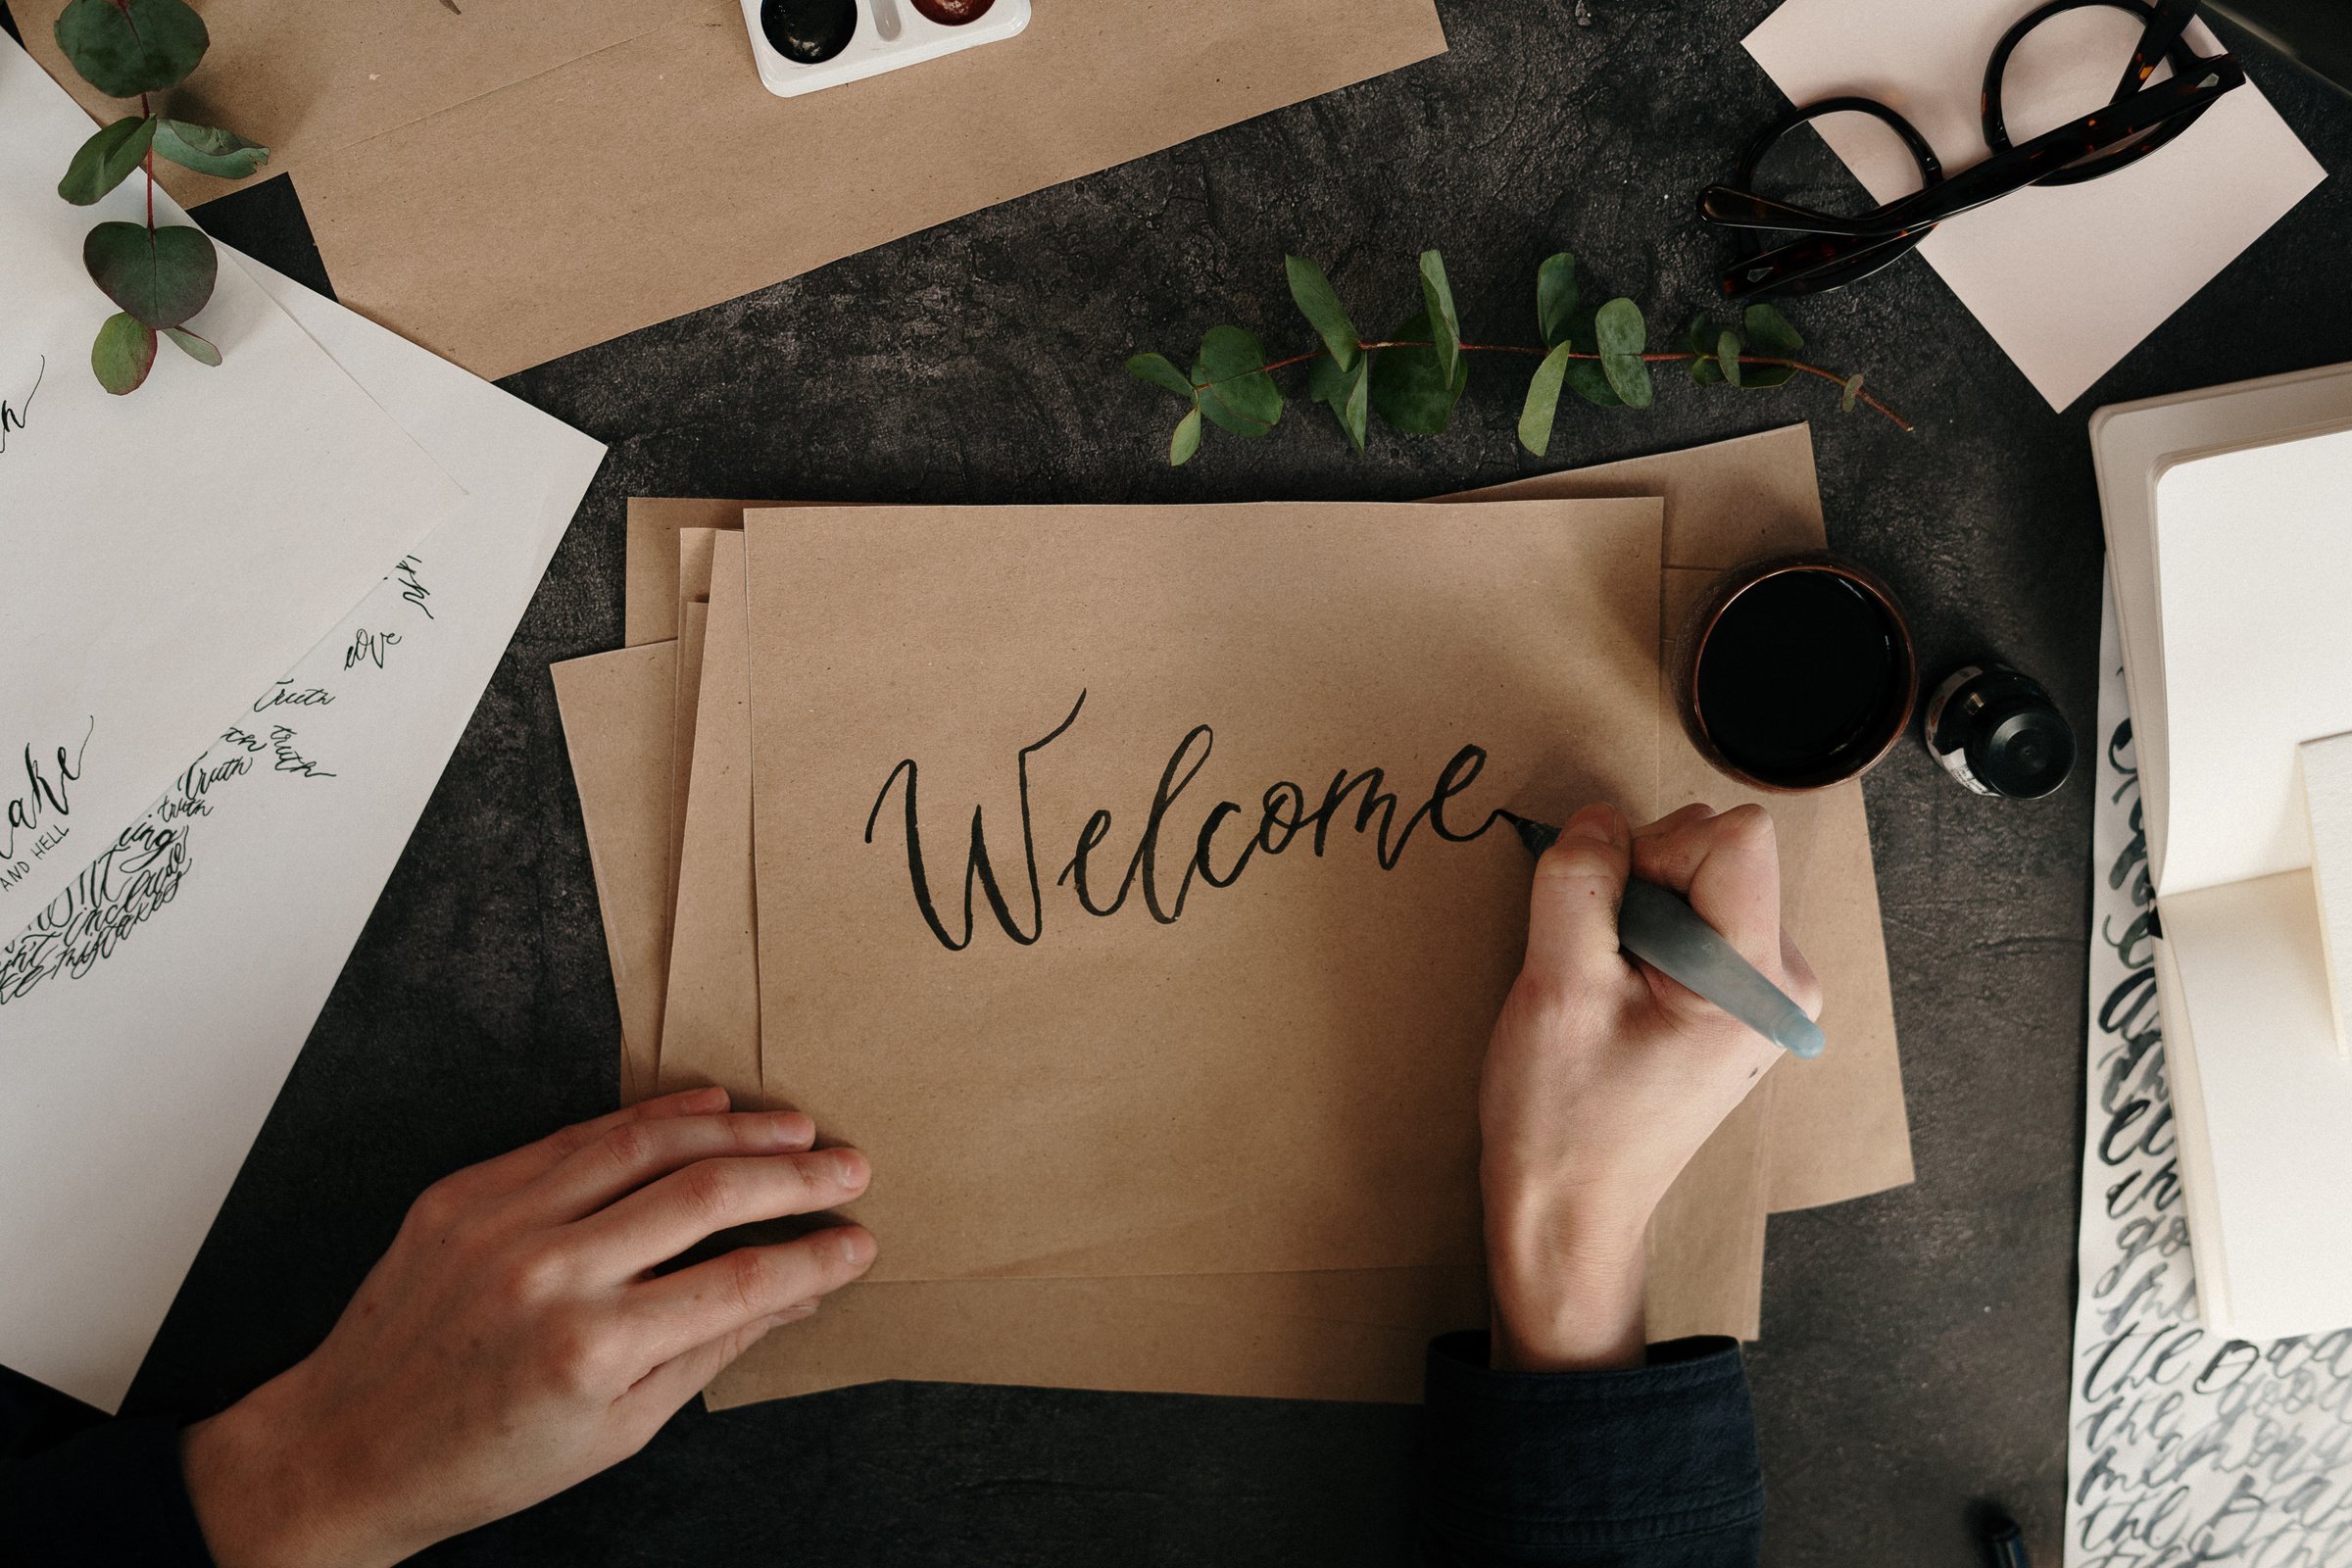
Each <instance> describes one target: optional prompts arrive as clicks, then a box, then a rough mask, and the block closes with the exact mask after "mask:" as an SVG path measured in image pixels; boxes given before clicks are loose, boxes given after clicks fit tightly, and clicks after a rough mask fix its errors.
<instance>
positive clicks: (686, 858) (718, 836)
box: [660, 533, 760, 1105]
mask: <svg viewBox="0 0 2352 1568" xmlns="http://www.w3.org/2000/svg"><path fill="white" fill-rule="evenodd" d="M743 537H744V536H743V535H742V534H741V533H725V534H721V535H719V536H718V543H717V548H716V551H715V552H714V556H713V559H712V561H711V599H710V615H709V621H708V626H709V631H708V636H707V640H706V641H705V643H704V649H703V670H702V684H701V692H700V696H699V706H700V707H701V709H702V716H701V718H700V720H699V721H698V722H697V724H696V726H695V757H694V775H693V782H692V787H691V791H690V793H689V794H688V796H687V801H686V808H685V812H684V815H685V821H686V828H685V833H684V836H683V843H684V846H685V848H684V851H683V854H682V856H681V858H680V871H679V879H678V897H677V901H676V904H675V913H674V918H673V919H672V921H671V933H672V935H671V938H670V955H669V996H668V1001H667V1005H666V1008H665V1010H664V1012H663V1014H662V1060H661V1071H660V1076H661V1084H662V1092H663V1093H664V1094H666V1093H669V1092H670V1091H672V1090H678V1089H692V1088H695V1087H697V1086H699V1085H702V1084H716V1085H718V1086H719V1087H721V1088H723V1089H725V1090H726V1091H727V1092H728V1094H729V1095H731V1096H732V1097H733V1098H734V1100H735V1103H738V1104H746V1105H748V1104H752V1103H757V1102H758V1101H759V1099H760V1058H759V1053H758V1050H757V1045H758V1041H759V1038H760V992H759V952H758V948H757V945H756V944H757V929H758V912H757V910H756V908H755V907H754V905H753V900H752V777H751V760H752V748H751V730H750V720H751V711H750V706H751V692H750V678H749V669H748V667H747V664H746V662H745V651H746V629H745V628H746V622H745V614H744V574H743ZM746 1041H749V1042H750V1043H751V1044H752V1047H753V1049H751V1050H749V1051H746V1050H744V1049H743V1045H744V1043H745V1042H746Z"/></svg>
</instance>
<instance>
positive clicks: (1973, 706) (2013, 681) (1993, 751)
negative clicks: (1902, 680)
mask: <svg viewBox="0 0 2352 1568" xmlns="http://www.w3.org/2000/svg"><path fill="white" fill-rule="evenodd" d="M1924 730H1925V735H1926V738H1927V743H1928V750H1929V751H1931V752H1933V753H1935V754H1936V760H1937V761H1939V762H1941V763H1942V764H1943V767H1944V771H1945V772H1947V773H1949V774H1951V775H1952V777H1954V778H1956V779H1958V780H1959V781H1960V782H1961V783H1963V784H1965V785H1967V786H1968V787H1969V788H1970V789H1972V790H1975V791H1976V792H1977V793H1978V794H1979V795H2001V796H2006V797H2008V798H2009V799H2011V800H2017V801H2035V800H2039V799H2040V798H2041V797H2043V796H2044V795H2048V794H2050V793H2052V792H2053V791H2055V790H2056V789H2057V788H2058V786H2060V785H2061V784H2064V783H2065V782H2066V780H2067V777H2068V775H2069V774H2071V773H2073V772H2074V770H2075V732H2074V729H2073V727H2072V726H2070V725H2069V724H2068V723H2067V721H2066V715H2065V714H2064V713H2061V712H2059V711H2058V705H2057V704H2055V703H2053V702H2051V701H2050V694H2049V693H2048V692H2045V691H2043V690H2042V689H2041V683H2040V682H2038V681H2036V680H2034V678H2033V677H2032V676H2030V675H2025V674H2021V673H2019V672H2018V671H2017V670H2014V669H2011V668H2010V667H2009V666H2008V665H2007V664H1991V663H1986V664H1963V665H1962V666H1961V667H1960V668H1958V669H1955V670H1953V671H1952V673H1951V675H1950V677H1949V678H1947V679H1946V680H1945V681H1944V683H1943V684H1942V685H1941V686H1939V687H1937V688H1936V695H1935V696H1934V697H1933V698H1931V699H1930V700H1929V702H1928V713H1927V722H1926V724H1925V726H1924Z"/></svg>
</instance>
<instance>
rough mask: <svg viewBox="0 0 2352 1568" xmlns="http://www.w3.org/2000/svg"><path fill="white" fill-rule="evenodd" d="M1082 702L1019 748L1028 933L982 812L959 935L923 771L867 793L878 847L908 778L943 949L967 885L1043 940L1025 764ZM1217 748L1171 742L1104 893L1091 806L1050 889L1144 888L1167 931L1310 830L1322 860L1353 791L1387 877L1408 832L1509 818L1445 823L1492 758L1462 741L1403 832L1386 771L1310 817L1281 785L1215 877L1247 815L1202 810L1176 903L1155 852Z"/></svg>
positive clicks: (922, 871) (904, 772)
mask: <svg viewBox="0 0 2352 1568" xmlns="http://www.w3.org/2000/svg"><path fill="white" fill-rule="evenodd" d="M1085 706H1086V697H1085V694H1084V693H1080V694H1079V699H1078V704H1077V706H1076V707H1073V708H1072V709H1071V710H1070V712H1069V716H1068V717H1066V718H1064V719H1063V720H1062V722H1061V723H1060V724H1059V725H1058V726H1056V727H1055V728H1054V731H1053V732H1052V733H1051V734H1049V735H1047V736H1046V737H1045V738H1044V739H1043V740H1040V741H1037V742H1035V743H1034V744H1032V745H1031V746H1028V747H1026V748H1024V749H1023V750H1022V751H1021V753H1020V754H1019V759H1018V784H1019V791H1020V803H1021V837H1022V852H1023V855H1024V857H1025V859H1026V862H1027V866H1028V875H1029V895H1030V917H1029V921H1028V924H1027V927H1026V928H1024V927H1023V926H1022V924H1021V922H1020V921H1019V920H1018V919H1016V918H1015V917H1014V915H1013V914H1012V912H1011V909H1010V906H1009V903H1008V902H1007V901H1006V900H1005V897H1004V894H1003V890H1002V888H1001V886H1000V884H999V881H998V877H997V873H996V867H995V862H994V860H993V859H992V858H991V855H990V851H989V847H988V843H987V839H986V835H985V833H984V831H983V824H982V813H981V811H980V810H979V809H974V810H973V813H972V831H971V839H970V844H969V847H968V849H967V850H966V852H965V860H964V909H963V923H962V929H961V930H960V932H958V931H955V930H951V929H950V928H949V926H948V924H947V922H946V921H945V920H944V919H943V918H942V917H941V915H940V913H939V910H938V907H937V902H936V900H935V898H934V896H933V893H932V886H931V878H930V872H929V869H928V867H927V866H926V864H925V862H924V859H923V855H922V848H921V824H920V808H919V806H918V804H917V781H918V777H919V767H918V764H917V763H916V761H915V760H914V759H912V758H907V759H905V760H901V761H900V762H899V763H898V764H897V765H895V766H894V767H893V768H892V769H891V771H890V774H889V776H888V777H887V778H886V779H884V780H883V784H882V789H881V791H880V792H879V793H878V794H877V795H876V796H875V798H874V805H873V809H871V810H870V811H868V812H867V814H866V824H865V840H866V842H867V843H869V844H870V843H872V842H873V840H874V831H875V826H876V824H877V823H878V822H879V821H880V819H881V812H882V808H883V807H884V805H886V804H887V803H888V801H889V799H890V794H891V791H893V790H894V789H897V788H898V787H899V785H900V782H901V780H902V779H903V780H904V781H905V784H906V798H905V801H904V810H905V818H906V835H907V876H908V882H909V884H910V886H911V888H912V891H913V894H914V901H915V906H916V908H917V909H918V910H919V911H920V913H921V914H922V917H923V920H924V923H925V924H927V925H928V926H929V927H930V928H931V932H932V934H933V935H934V936H936V937H937V938H938V939H939V941H940V943H941V945H942V946H944V947H945V948H947V950H948V951H949V952H951V953H959V952H962V951H963V950H964V949H965V948H967V947H969V946H970V945H971V942H972V939H973V936H974V934H975V927H974V921H973V915H972V889H973V886H974V884H975V882H976V883H977V884H978V886H979V887H980V889H981V891H982V892H983V893H985V894H986V896H987V898H988V900H989V904H990V907H992V908H993V909H994V910H995V912H996V915H997V923H998V924H999V925H1000V926H1002V927H1003V928H1004V929H1005V933H1006V935H1008V936H1010V937H1011V938H1012V939H1013V940H1014V941H1015V942H1017V943H1019V944H1021V945H1022V946H1024V947H1025V946H1028V945H1029V944H1031V943H1034V942H1036V941H1037V940H1038V938H1039V937H1040V936H1041V935H1042V934H1043V932H1044V929H1045V906H1044V900H1043V897H1042V892H1041V890H1040V888H1039V886H1038V880H1037V864H1036V841H1035V823H1034V820H1033V816H1032V812H1031V809H1030V802H1029V760H1030V758H1031V757H1032V756H1034V755H1035V754H1036V753H1037V752H1039V751H1041V750H1043V749H1044V748H1045V746H1046V745H1047V744H1049V743H1050V742H1052V741H1053V740H1054V739H1055V738H1057V737H1058V736H1060V735H1061V734H1062V733H1063V732H1064V731H1065V730H1067V729H1068V728H1069V727H1070V726H1071V725H1072V724H1073V723H1075V722H1077V719H1078V714H1079V711H1080V710H1082V709H1083V708H1084V707H1085ZM1215 748H1216V735H1215V732H1214V731H1213V730H1212V729H1211V728H1210V727H1209V726H1208V725H1206V724H1196V725H1194V726H1193V727H1192V728H1191V729H1189V730H1187V731H1185V733H1184V735H1183V737H1182V738H1181V739H1180V740H1178V741H1177V743H1176V747H1175V750H1173V751H1172V752H1170V753H1169V754H1168V760H1167V762H1166V764H1165V765H1164V766H1163V767H1162V768H1161V770H1160V775H1159V782H1158V784H1157V785H1156V786H1155V787H1154V788H1153V790H1152V800H1151V804H1150V806H1149V807H1148V808H1147V809H1146V810H1145V813H1144V823H1143V829H1142V831H1141V833H1140V834H1139V835H1138V837H1137V840H1136V844H1135V849H1134V851H1133V853H1132V854H1131V855H1130V856H1129V857H1128V858H1127V862H1126V865H1125V867H1124V868H1123V870H1122V871H1121V874H1120V877H1119V883H1118V886H1117V888H1116V889H1115V890H1114V891H1112V892H1110V893H1109V894H1108V895H1107V896H1105V894H1104V892H1103V888H1102V886H1101V882H1100V880H1099V878H1098V877H1097V875H1096V871H1097V862H1096V858H1095V857H1096V856H1097V854H1098V852H1100V851H1101V850H1102V849H1103V846H1104V845H1105V844H1106V843H1107V842H1108V841H1109V839H1110V838H1111V836H1112V834H1113V833H1114V832H1115V831H1116V818H1115V816H1114V814H1113V813H1112V812H1111V811H1110V810H1108V809H1096V810H1095V811H1093V812H1091V813H1090V814H1089V815H1088V816H1087V818H1086V822H1085V825H1084V826H1083V827H1081V828H1080V829H1079V831H1078V835H1077V840H1076V842H1075V844H1074V845H1073V846H1072V848H1071V852H1070V858H1068V859H1067V860H1066V861H1064V862H1063V864H1062V867H1061V870H1060V872H1059V873H1058V874H1057V875H1056V876H1055V878H1054V885H1055V886H1057V887H1068V888H1070V889H1071V891H1072V892H1073V893H1074V894H1075V895H1076V897H1077V900H1078V907H1080V908H1081V909H1083V910H1085V911H1086V912H1087V913H1088V914H1092V915H1097V916H1108V915H1112V914H1116V913H1117V912H1118V911H1119V910H1120V909H1122V908H1124V907H1126V904H1127V900H1128V896H1129V895H1130V894H1131V893H1133V892H1135V891H1136V890H1137V889H1138V888H1139V887H1140V888H1141V889H1142V891H1143V902H1144V906H1145V907H1146V908H1147V910H1149V911H1150V913H1151V916H1152V919H1153V920H1154V921H1156V922H1158V923H1159V924H1162V925H1172V924H1174V923H1175V922H1176V921H1177V920H1178V919H1179V918H1181V917H1182V916H1183V913H1184V909H1185V906H1186V903H1187V901H1188V900H1189V899H1190V898H1191V896H1192V893H1193V889H1194V886H1195V884H1196V883H1197V882H1198V883H1201V884H1204V885H1206V886H1208V887H1211V888H1218V889H1223V888H1229V887H1232V886H1233V885H1234V884H1235V883H1236V882H1238V881H1239V880H1240V879H1241V877H1242V875H1243V873H1244V872H1245V871H1247V870H1248V869H1249V867H1250V863H1251V862H1252V861H1253V860H1254V859H1255V858H1256V857H1257V856H1258V855H1259V854H1260V853H1261V852H1262V853H1263V854H1265V855H1267V856H1269V857H1271V856H1277V855H1280V854H1281V853H1282V852H1283V851H1284V850H1285V849H1287V848H1288V847H1289V846H1290V845H1291V843H1292V842H1293V841H1294V840H1295V839H1296V838H1298V836H1299V833H1300V832H1302V831H1303V830H1305V829H1306V828H1307V827H1308V826H1309V825H1310V824H1311V825H1312V826H1313V828H1314V846H1315V854H1316V856H1317V857H1321V856H1323V855H1324V854H1325V851H1326V849H1327V847H1328V843H1329V834H1330V827H1331V824H1332V822H1333V820H1335V819H1336V818H1337V817H1338V816H1339V815H1340V812H1341V809H1342V808H1343V807H1344V806H1346V805H1347V804H1348V798H1349V797H1350V796H1353V795H1355V794H1356V793H1357V792H1358V791H1359V790H1360V791H1361V792H1362V798H1361V799H1360V800H1358V801H1357V802H1356V811H1355V829H1356V831H1357V832H1358V833H1359V834H1365V835H1367V836H1369V837H1370V838H1371V839H1372V841H1373V846H1374V858H1375V860H1376V861H1377V863H1378V864H1379V865H1380V867H1381V869H1382V870H1384V871H1386V870H1394V869H1396V867H1397V861H1398V859H1399V858H1401V857H1402V855H1403V853H1404V850H1405V847H1406V846H1407V844H1408V843H1409V842H1410V841H1411V838H1412V833H1413V829H1414V828H1415V827H1417V826H1418V825H1419V824H1420V823H1421V822H1423V821H1424V820H1426V821H1428V822H1429V823H1430V827H1431V831H1432V832H1433V833H1435V834H1436V835H1437V837H1438V838H1440V839H1441V840H1443V841H1445V842H1446V843H1449V844H1467V843H1470V842H1472V841H1473V840H1475V839H1478V838H1480V837H1481V836H1483V835H1484V834H1485V833H1486V832H1487V831H1488V830H1489V829H1491V828H1492V827H1493V826H1494V825H1495V823H1496V822H1498V821H1502V820H1505V817H1504V814H1503V813H1502V812H1501V811H1499V810H1495V811H1490V812H1488V813H1487V814H1486V815H1485V817H1484V818H1482V819H1481V821H1480V822H1479V824H1478V826H1476V827H1475V828H1472V827H1465V826H1463V825H1460V824H1458V823H1456V822H1451V821H1448V820H1447V819H1446V804H1447V802H1449V801H1452V800H1455V799H1457V798H1459V797H1460V796H1462V795H1463V794H1465V793H1467V792H1468V790H1469V789H1470V787H1471V786H1472V785H1473V784H1474V783H1475V782H1476V781H1477V779H1478V776H1479V774H1480V772H1481V771H1482V770H1483V769H1484V768H1485V766H1486V761H1487V754H1486V752H1485V751H1484V750H1483V749H1481V748H1479V747H1476V746H1465V747H1463V748H1462V749H1461V750H1460V751H1458V752H1456V753H1455V754H1454V755H1453V757H1452V758H1451V759H1450V760H1448V761H1447V762H1446V766H1445V767H1444V768H1443V769H1441V770H1440V772H1439V774H1438V779H1437V783H1436V785H1435V787H1434V788H1433V789H1432V790H1431V792H1430V794H1429V797H1428V799H1427V800H1426V801H1424V802H1423V803H1422V804H1421V805H1420V806H1419V807H1417V808H1416V809H1414V810H1413V811H1412V812H1411V814H1410V815H1408V816H1407V817H1405V819H1404V822H1403V825H1402V827H1401V829H1398V828H1397V820H1396V818H1397V805H1398V804H1399V803H1398V800H1397V795H1396V794H1395V793H1393V792H1392V791H1390V790H1387V789H1385V788H1383V785H1384V782H1385V780H1386V776H1387V775H1386V773H1385V772H1384V770H1382V769H1381V768H1377V767H1373V768H1366V769H1363V770H1361V771H1359V772H1357V773H1354V774H1353V775H1350V774H1349V773H1348V770H1347V769H1345V768H1342V769H1341V770H1340V771H1339V772H1338V773H1336V774H1335V775H1333V778H1332V782H1331V787H1330V789H1328V790H1327V791H1326V792H1325V793H1324V797H1323V801H1322V804H1321V805H1320V806H1318V807H1317V808H1315V809H1313V810H1312V811H1310V810H1308V809H1307V795H1306V792H1305V790H1303V789H1302V788H1300V787H1299V785H1298V784H1296V783H1293V782H1292V781H1290V780H1288V779H1284V780H1278V781H1277V782H1275V783H1273V784H1271V785H1269V786H1267V788H1266V790H1265V793H1264V794H1263V795H1262V796H1261V797H1260V798H1259V803H1258V806H1259V810H1258V820H1257V824H1256V826H1255V828H1254V830H1253V831H1251V832H1250V835H1249V837H1248V838H1247V839H1246V840H1244V841H1243V842H1242V843H1241V845H1240V847H1239V850H1238V852H1236V853H1235V854H1234V856H1233V859H1232V862H1231V864H1229V865H1227V866H1226V867H1225V868H1224V869H1223V870H1221V871H1220V870H1219V869H1218V868H1217V864H1216V857H1217V851H1216V840H1217V835H1218V834H1219V833H1220V832H1221V831H1223V830H1224V828H1225V827H1226V825H1227V823H1228V822H1229V821H1231V820H1232V819H1233V818H1235V817H1237V816H1240V815H1242V813H1243V810H1244V808H1243V807H1242V806H1241V805H1240V803H1238V802H1235V801H1220V802H1217V803H1216V804H1214V805H1213V806H1210V807H1209V808H1208V809H1207V810H1206V812H1205V815H1204V816H1203V818H1202V820H1201V825H1200V827H1199V828H1198V829H1197V830H1196V831H1195V832H1194V833H1193V834H1192V838H1191V846H1190V853H1189V854H1188V856H1187V857H1186V859H1185V862H1184V869H1183V872H1182V874H1181V876H1180V877H1179V878H1178V880H1177V883H1176V888H1175V894H1174V897H1173V898H1172V899H1164V898H1163V897H1162V892H1163V888H1164V884H1165V878H1164V877H1163V875H1162V872H1163V867H1162V864H1161V856H1160V846H1161V842H1162V838H1163V835H1164V834H1165V832H1166V831H1167V830H1168V829H1169V828H1170V827H1171V826H1172V821H1173V818H1174V817H1175V815H1176V813H1177V811H1178V809H1179V807H1180V805H1181V803H1182V801H1183V797H1184V795H1185V792H1186V790H1187V789H1188V788H1189V787H1190V786H1191V785H1192V783H1193V781H1194V780H1195V779H1196V778H1198V777H1199V776H1200V774H1201V769H1202V768H1203V767H1205V766H1206V765H1207V764H1208V760H1209V758H1210V757H1211V755H1212V754H1213V753H1214V751H1215ZM1376 818H1377V820H1378V823H1379V826H1378V831H1377V832H1374V831H1373V823H1374V821H1375V819H1376ZM1237 831H1238V830H1237ZM1392 833H1394V836H1393V837H1392Z"/></svg>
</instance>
